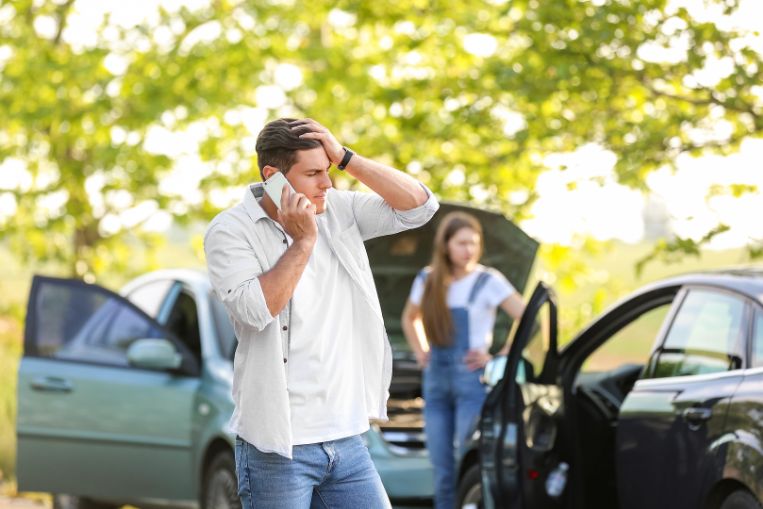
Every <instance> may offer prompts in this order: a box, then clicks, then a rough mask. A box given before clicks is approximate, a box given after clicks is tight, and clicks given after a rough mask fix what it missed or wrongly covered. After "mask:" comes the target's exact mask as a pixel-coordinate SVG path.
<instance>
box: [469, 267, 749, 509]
mask: <svg viewBox="0 0 763 509" xmlns="http://www.w3.org/2000/svg"><path fill="white" fill-rule="evenodd" d="M475 435H476V436H478V438H477V439H476V440H475V441H474V443H473V444H472V448H471V450H469V451H468V452H467V454H466V455H465V456H464V457H463V459H462V462H461V468H460V483H461V484H460V490H459V493H460V495H461V497H462V502H466V503H480V502H481V503H482V504H483V506H484V507H486V508H493V507H499V508H533V509H547V508H576V509H577V508H586V509H589V508H602V509H604V508H606V509H613V508H621V509H646V508H649V509H660V508H666V509H667V508H671V509H681V508H692V509H696V508H702V509H716V508H723V509H727V508H735V509H742V508H744V509H748V508H749V509H753V508H760V507H761V505H760V500H762V499H763V271H760V270H755V269H748V270H739V271H727V272H719V273H706V274H695V275H686V276H681V277H677V278H673V279H668V280H665V281H662V282H658V283H655V284H652V285H649V286H647V287H645V288H643V289H641V290H639V291H637V292H636V293H634V294H632V295H631V296H630V297H628V298H626V299H624V300H622V301H621V302H619V303H618V304H616V305H615V306H613V307H612V308H610V309H609V310H608V311H607V312H605V313H604V314H603V315H602V316H601V317H600V318H598V319H597V320H596V321H594V322H593V323H592V324H591V325H590V326H589V327H587V328H586V329H584V330H583V331H582V332H580V333H579V334H578V335H577V336H576V337H575V338H574V339H573V340H572V341H571V342H569V343H568V344H567V345H566V346H565V347H564V348H563V349H559V348H558V342H557V306H556V302H555V298H554V295H553V292H552V291H551V289H549V288H548V287H546V286H545V285H543V284H540V285H539V286H538V287H537V288H536V289H535V292H534V293H533V295H532V297H531V299H530V301H529V302H528V306H527V310H526V312H525V315H524V316H523V318H522V320H520V323H519V325H518V327H517V331H516V334H515V336H514V340H513V343H512V347H511V350H510V352H509V355H508V358H507V360H506V367H505V370H504V374H503V377H502V379H501V380H500V381H499V382H498V383H497V384H496V385H495V386H494V387H493V389H492V390H491V392H490V394H489V396H488V399H487V401H486V403H485V406H484V408H483V412H482V416H481V420H480V423H479V426H478V428H477V430H476V433H475ZM565 481H566V482H565ZM475 484H477V485H479V484H481V485H482V487H481V488H482V489H481V491H480V490H479V489H476V491H475ZM480 494H481V495H482V497H479V495H480ZM465 497H466V499H465ZM468 497H471V498H468ZM477 498H483V500H481V501H480V500H476V499H477Z"/></svg>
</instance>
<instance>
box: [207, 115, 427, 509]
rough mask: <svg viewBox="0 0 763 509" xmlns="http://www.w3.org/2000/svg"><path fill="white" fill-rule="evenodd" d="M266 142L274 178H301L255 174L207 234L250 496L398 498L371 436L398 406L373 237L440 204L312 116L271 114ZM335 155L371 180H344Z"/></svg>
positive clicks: (264, 169) (263, 167)
mask: <svg viewBox="0 0 763 509" xmlns="http://www.w3.org/2000/svg"><path fill="white" fill-rule="evenodd" d="M256 149H257V162H258V166H259V168H260V174H261V177H262V179H263V180H264V181H268V180H269V179H270V178H272V177H273V175H275V174H276V173H278V172H280V173H282V174H283V176H285V177H286V180H287V181H288V183H289V184H290V186H289V185H284V186H283V188H282V191H281V193H280V195H278V194H275V195H274V196H275V197H276V199H275V200H274V199H273V198H271V194H272V191H271V190H270V189H269V190H268V191H269V192H268V193H265V192H264V187H263V184H262V183H258V184H253V185H250V186H248V187H247V189H246V191H245V193H244V199H243V201H242V202H241V203H240V204H238V205H236V206H234V207H232V208H231V209H228V210H226V211H224V212H222V213H221V214H219V215H218V216H217V217H215V218H214V219H213V220H212V222H211V223H210V225H209V228H208V229H207V233H206V236H205V238H204V250H205V252H206V257H207V265H208V268H209V276H210V280H211V282H212V286H213V287H214V289H215V292H216V293H217V295H218V296H219V297H220V298H221V299H222V301H223V303H224V304H225V307H226V308H227V310H228V314H229V315H230V317H231V319H232V321H233V325H234V329H235V331H236V337H237V338H238V346H237V349H236V355H235V360H234V374H233V399H234V402H235V405H236V406H235V410H234V413H233V416H232V418H231V428H232V429H233V431H234V432H235V433H236V435H237V438H236V469H237V474H238V490H239V496H240V498H241V502H242V506H243V508H244V509H251V508H253V507H256V508H258V509H262V508H264V509H270V508H274V509H279V508H283V509H298V508H304V509H308V508H326V507H327V508H332V509H334V508H353V509H354V508H359V507H362V508H389V507H390V502H389V499H388V498H387V495H386V493H385V491H384V487H383V486H382V483H381V480H380V478H379V475H378V473H377V472H376V469H375V468H374V465H373V463H372V462H371V458H370V456H369V453H368V449H367V448H366V447H365V445H364V443H363V441H362V439H361V437H360V435H361V434H362V433H363V432H365V431H367V430H368V429H369V419H386V405H387V397H388V394H389V393H388V389H389V383H390V379H391V375H392V355H391V350H390V346H389V341H388V339H387V333H386V331H385V330H384V322H383V320H382V313H381V308H380V306H379V300H378V297H377V294H376V288H375V286H374V281H373V277H372V274H371V269H370V266H369V264H368V256H367V255H366V251H365V247H364V244H363V241H364V240H367V239H371V238H374V237H379V236H382V235H390V234H392V233H396V232H399V231H403V230H406V229H410V228H416V227H418V226H421V225H423V224H425V223H426V222H427V221H429V219H431V217H432V216H433V215H434V213H435V212H436V211H437V208H438V206H439V205H438V203H437V200H436V199H435V197H434V195H433V194H432V193H431V192H430V191H429V190H428V189H427V188H426V187H425V186H424V185H423V184H421V183H419V182H418V181H416V180H415V179H414V178H412V177H411V176H409V175H406V174H405V173H402V172H400V171H398V170H395V169H393V168H390V167H388V166H385V165H383V164H380V163H378V162H375V161H372V160H370V159H367V158H365V157H363V156H361V155H359V154H355V153H354V152H353V151H352V150H350V149H348V148H346V147H343V146H342V145H341V144H340V143H339V142H338V141H337V139H336V138H335V137H334V135H333V134H332V133H331V132H330V131H329V130H328V129H326V128H325V127H324V126H322V125H321V124H319V123H318V122H316V121H314V120H311V119H300V120H294V119H279V120H275V121H273V122H270V123H268V124H267V125H266V126H265V127H264V128H263V129H262V131H261V132H260V134H259V136H258V138H257V146H256ZM332 166H336V168H337V169H338V170H339V171H344V172H345V173H346V174H348V175H349V176H351V177H353V178H356V179H358V180H359V181H360V182H361V183H363V184H365V185H366V186H367V187H368V188H369V189H370V190H371V192H351V191H338V190H335V189H332V184H331V180H330V179H329V170H330V168H331V167H332ZM276 180H278V179H276ZM276 180H273V181H271V182H273V183H275V182H276ZM290 187H291V188H293V191H292V189H290ZM279 198H280V199H279Z"/></svg>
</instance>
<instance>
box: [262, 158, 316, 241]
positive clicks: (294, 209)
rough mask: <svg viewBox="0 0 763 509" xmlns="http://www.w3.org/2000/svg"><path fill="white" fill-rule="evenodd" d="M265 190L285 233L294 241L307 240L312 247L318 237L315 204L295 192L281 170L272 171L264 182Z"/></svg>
mask: <svg viewBox="0 0 763 509" xmlns="http://www.w3.org/2000/svg"><path fill="white" fill-rule="evenodd" d="M278 188H280V193H279V194H280V195H279V194H277V193H278ZM265 191H266V192H267V193H268V196H270V198H271V200H273V202H274V203H275V204H276V206H277V207H278V222H279V223H281V226H283V227H284V230H286V233H288V234H289V236H291V238H292V239H294V242H298V241H305V242H309V243H310V246H311V247H312V244H314V243H315V239H316V238H317V237H318V225H317V224H316V222H315V205H313V203H312V202H311V201H310V200H309V199H308V198H307V197H306V196H305V195H304V194H302V193H297V192H295V191H294V189H293V188H292V187H291V184H289V182H288V181H287V180H286V177H285V176H284V175H283V173H281V172H277V173H274V174H273V175H272V176H271V177H270V178H269V179H268V180H267V181H266V182H265Z"/></svg>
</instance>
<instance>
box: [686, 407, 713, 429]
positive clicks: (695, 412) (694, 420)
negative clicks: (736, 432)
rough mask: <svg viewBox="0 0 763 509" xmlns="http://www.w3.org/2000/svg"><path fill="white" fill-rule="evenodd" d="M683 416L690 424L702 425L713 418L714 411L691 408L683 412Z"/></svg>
mask: <svg viewBox="0 0 763 509" xmlns="http://www.w3.org/2000/svg"><path fill="white" fill-rule="evenodd" d="M683 416H684V419H685V420H686V422H688V423H689V424H694V425H695V426H696V425H698V424H702V423H703V422H705V421H706V420H708V419H710V417H712V416H713V411H712V410H710V409H709V408H704V407H691V408H687V409H686V410H684V411H683Z"/></svg>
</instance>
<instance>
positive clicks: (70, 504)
mask: <svg viewBox="0 0 763 509" xmlns="http://www.w3.org/2000/svg"><path fill="white" fill-rule="evenodd" d="M118 507H121V506H118V505H111V504H103V503H100V502H95V501H93V500H88V499H86V498H80V497H75V496H72V495H53V509H117V508H118Z"/></svg>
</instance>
